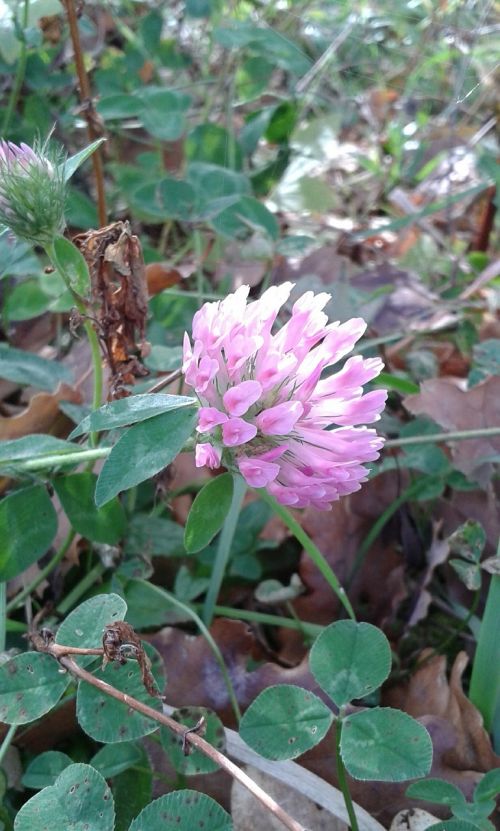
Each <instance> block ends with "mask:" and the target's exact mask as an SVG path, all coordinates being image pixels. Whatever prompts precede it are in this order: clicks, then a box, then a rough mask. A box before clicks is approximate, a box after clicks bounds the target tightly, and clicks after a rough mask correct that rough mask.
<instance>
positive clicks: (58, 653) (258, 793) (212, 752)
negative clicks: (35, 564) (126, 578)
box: [31, 633, 306, 831]
mask: <svg viewBox="0 0 500 831" xmlns="http://www.w3.org/2000/svg"><path fill="white" fill-rule="evenodd" d="M31 640H32V642H33V645H34V646H35V649H38V651H40V652H46V653H48V654H49V655H52V656H53V657H54V658H55V659H56V660H58V661H59V663H60V664H61V666H62V667H64V668H65V669H67V670H68V672H70V673H71V674H72V675H73V676H75V677H76V678H79V679H80V680H81V681H85V682H86V683H87V684H90V685H91V686H92V687H95V688H96V689H98V690H99V691H100V692H101V693H103V694H104V695H109V696H110V697H111V698H114V699H116V701H120V702H121V703H122V704H125V705H126V706H127V707H130V708H131V709H133V710H136V711H137V712H138V713H142V715H144V716H146V717H147V718H150V719H153V721H157V722H158V723H159V724H162V725H164V726H165V727H168V729H169V730H171V731H172V732H173V733H176V734H177V735H178V736H179V737H180V738H182V739H183V741H186V742H188V743H189V744H191V745H193V747H195V748H196V749H197V750H200V751H201V753H203V754H204V755H205V756H208V758H209V759H212V761H214V762H215V763H216V764H217V765H219V767H221V768H222V769H223V770H225V771H226V773H229V775H230V776H232V777H233V779H237V780H238V782H240V784H241V785H243V786H244V787H245V788H247V789H248V790H249V791H250V793H252V794H253V795H254V796H255V797H256V799H258V800H259V802H261V804H262V805H263V806H264V807H265V808H266V809H267V810H268V811H270V812H271V813H272V814H273V816H275V817H276V819H278V820H280V821H281V822H282V823H283V825H284V826H285V828H288V829H289V831H306V829H305V828H304V826H303V825H301V824H300V823H299V822H297V821H296V820H294V819H293V817H291V816H290V815H289V814H287V813H286V811H284V810H283V808H281V807H280V806H279V805H278V803H277V802H275V800H274V799H272V797H270V796H269V795H268V794H267V793H266V792H265V791H264V790H263V789H262V788H261V787H260V786H259V785H257V784H256V782H254V781H253V780H252V779H251V778H250V777H249V776H248V775H247V774H246V773H245V772H244V771H242V770H241V769H240V768H239V767H238V766H237V765H235V764H234V762H232V761H231V760H230V759H228V758H227V756H224V754H223V753H221V752H220V751H219V750H216V748H215V747H212V745H211V744H209V743H208V742H206V741H205V740H204V739H202V738H201V736H198V735H197V734H196V733H187V732H186V728H185V727H184V726H183V725H182V724H179V723H178V722H177V721H174V719H172V718H170V717H169V716H167V715H165V714H164V713H161V712H159V711H158V710H154V709H153V708H152V707H149V706H148V705H147V704H143V703H142V702H141V701H137V699H136V698H132V696H130V695H127V694H126V693H124V692H121V690H117V689H116V688H115V687H112V686H111V684H107V683H106V681H101V680H100V679H98V678H95V677H94V676H93V675H92V674H91V673H90V672H87V670H85V669H83V668H82V667H80V666H78V664H77V663H76V662H75V661H74V660H73V658H71V657H70V655H71V654H80V655H82V654H84V655H102V654H103V650H102V649H77V648H75V647H70V646H64V645H62V644H55V643H46V642H45V641H44V640H43V637H42V636H41V635H37V634H35V633H33V634H32V636H31Z"/></svg>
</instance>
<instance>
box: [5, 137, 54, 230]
mask: <svg viewBox="0 0 500 831" xmlns="http://www.w3.org/2000/svg"><path fill="white" fill-rule="evenodd" d="M61 162H62V157H61V155H60V153H58V152H57V151H54V150H49V149H48V145H47V143H45V144H43V145H40V144H38V143H37V144H35V146H34V147H33V148H32V147H29V146H28V145H27V144H24V143H21V144H20V145H17V144H14V143H13V142H11V141H4V140H3V139H2V140H0V223H3V224H4V225H6V226H7V227H8V228H10V229H11V231H13V232H14V234H15V235H16V236H17V237H20V238H21V239H25V240H28V241H30V242H35V243H38V244H40V245H44V244H46V243H50V242H52V241H53V240H54V238H55V237H56V236H57V235H58V234H60V233H61V231H62V230H63V229H64V225H65V222H64V206H65V201H66V186H65V181H64V174H63V165H62V164H61Z"/></svg>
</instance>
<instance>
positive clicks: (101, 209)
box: [63, 0, 107, 226]
mask: <svg viewBox="0 0 500 831" xmlns="http://www.w3.org/2000/svg"><path fill="white" fill-rule="evenodd" d="M63 2H64V5H65V7H66V14H67V17H68V25H69V31H70V35H71V42H72V44H73V52H74V55H75V65H76V72H77V75H78V84H79V87H80V102H81V112H82V115H83V116H84V118H85V120H86V122H87V135H88V138H89V141H90V142H92V141H95V140H96V139H98V138H100V136H101V133H102V130H99V129H97V125H98V123H99V117H98V115H97V113H96V111H95V108H94V104H93V102H92V91H91V88H90V81H89V77H88V75H87V70H86V69H85V61H84V58H83V52H82V46H81V43H80V32H79V31H78V15H77V12H76V9H75V5H74V3H73V0H63ZM92 164H93V166H94V176H95V182H96V191H97V215H98V217H99V225H101V226H102V225H106V221H107V214H106V195H105V190H104V166H103V161H102V151H101V148H100V147H98V148H97V150H95V151H94V153H93V154H92Z"/></svg>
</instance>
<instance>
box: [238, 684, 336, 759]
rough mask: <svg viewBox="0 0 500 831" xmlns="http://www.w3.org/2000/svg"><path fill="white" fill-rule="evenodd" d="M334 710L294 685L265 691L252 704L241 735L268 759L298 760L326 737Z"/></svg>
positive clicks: (244, 720) (285, 685)
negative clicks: (297, 758) (298, 757)
mask: <svg viewBox="0 0 500 831" xmlns="http://www.w3.org/2000/svg"><path fill="white" fill-rule="evenodd" d="M332 721H333V713H332V712H331V710H329V709H328V707H327V706H326V704H323V702H322V701H321V699H319V698H318V696H317V695H314V693H312V692H309V691H308V690H304V689H302V687H295V686H293V685H292V684H278V685H277V686H275V687H269V688H268V689H267V690H263V691H262V692H261V693H260V694H259V695H258V696H257V698H256V699H255V701H252V703H251V704H250V707H249V708H248V709H247V711H246V713H245V714H244V716H243V718H242V720H241V725H240V735H241V738H242V739H243V740H244V741H245V742H246V743H247V744H248V745H249V746H250V747H251V748H252V749H253V750H255V751H256V752H257V753H259V754H260V755H261V756H264V757H265V758H266V759H273V760H274V761H279V760H281V759H295V758H296V757H297V756H300V755H301V754H302V753H305V752H306V750H310V748H311V747H314V746H315V745H317V744H318V743H319V742H320V741H321V739H323V738H324V736H325V735H326V733H327V732H328V729H329V728H330V725H331V724H332Z"/></svg>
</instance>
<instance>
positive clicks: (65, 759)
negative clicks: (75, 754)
mask: <svg viewBox="0 0 500 831" xmlns="http://www.w3.org/2000/svg"><path fill="white" fill-rule="evenodd" d="M72 764H73V762H72V760H71V759H70V757H69V756H68V755H67V754H66V753H61V751H60V750H47V752H46V753H41V754H40V755H39V756H35V758H34V759H32V760H31V762H30V763H29V765H28V767H27V768H26V771H25V773H24V775H23V778H22V780H21V782H22V784H23V785H24V787H25V788H32V790H34V791H40V790H41V789H42V788H47V787H48V786H49V785H53V784H54V782H55V781H56V779H57V777H58V776H59V774H60V773H62V772H63V770H66V768H67V767H69V766H70V765H72Z"/></svg>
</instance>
